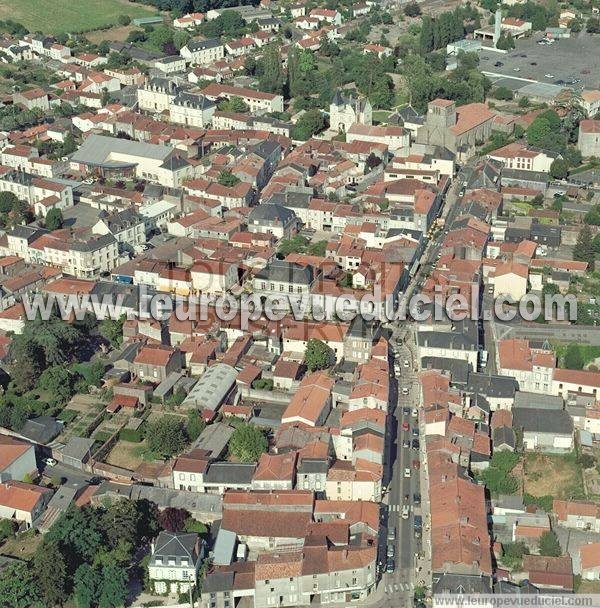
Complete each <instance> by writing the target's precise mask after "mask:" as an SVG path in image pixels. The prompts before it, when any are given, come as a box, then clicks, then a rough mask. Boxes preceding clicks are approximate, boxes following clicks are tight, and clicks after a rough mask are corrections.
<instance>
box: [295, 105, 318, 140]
mask: <svg viewBox="0 0 600 608" xmlns="http://www.w3.org/2000/svg"><path fill="white" fill-rule="evenodd" d="M325 126H326V123H325V118H324V117H323V114H322V113H321V111H320V110H317V109H313V110H308V111H306V112H305V113H304V114H303V115H302V116H301V117H300V118H299V119H298V122H296V124H295V125H294V127H293V129H292V139H299V140H302V141H306V140H307V139H310V138H311V137H312V136H313V135H316V134H317V133H319V132H320V131H322V130H323V129H324V128H325Z"/></svg>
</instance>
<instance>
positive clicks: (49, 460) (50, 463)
mask: <svg viewBox="0 0 600 608" xmlns="http://www.w3.org/2000/svg"><path fill="white" fill-rule="evenodd" d="M43 462H44V464H45V465H47V466H49V467H55V466H56V465H57V464H58V462H57V461H56V460H54V458H44V460H43Z"/></svg>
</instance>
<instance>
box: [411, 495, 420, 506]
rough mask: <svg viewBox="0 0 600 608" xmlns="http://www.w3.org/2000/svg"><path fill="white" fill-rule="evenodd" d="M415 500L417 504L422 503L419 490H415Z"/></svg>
mask: <svg viewBox="0 0 600 608" xmlns="http://www.w3.org/2000/svg"><path fill="white" fill-rule="evenodd" d="M413 502H414V503H415V504H416V505H420V504H421V495H420V494H419V493H418V492H415V493H414V494H413Z"/></svg>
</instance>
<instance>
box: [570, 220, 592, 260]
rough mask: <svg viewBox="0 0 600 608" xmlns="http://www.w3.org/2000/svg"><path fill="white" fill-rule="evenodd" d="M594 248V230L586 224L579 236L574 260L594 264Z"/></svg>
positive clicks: (574, 251)
mask: <svg viewBox="0 0 600 608" xmlns="http://www.w3.org/2000/svg"><path fill="white" fill-rule="evenodd" d="M595 257H596V256H595V254H594V248H593V246H592V230H591V228H590V227H589V225H588V224H584V225H583V227H582V228H581V230H580V231H579V235H578V236H577V242H576V243H575V247H574V248H573V259H574V260H579V261H580V262H587V263H588V264H590V265H591V264H593V262H594V259H595Z"/></svg>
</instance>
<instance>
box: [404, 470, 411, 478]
mask: <svg viewBox="0 0 600 608" xmlns="http://www.w3.org/2000/svg"><path fill="white" fill-rule="evenodd" d="M404 477H406V478H407V479H410V469H409V468H408V467H406V468H405V469H404Z"/></svg>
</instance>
